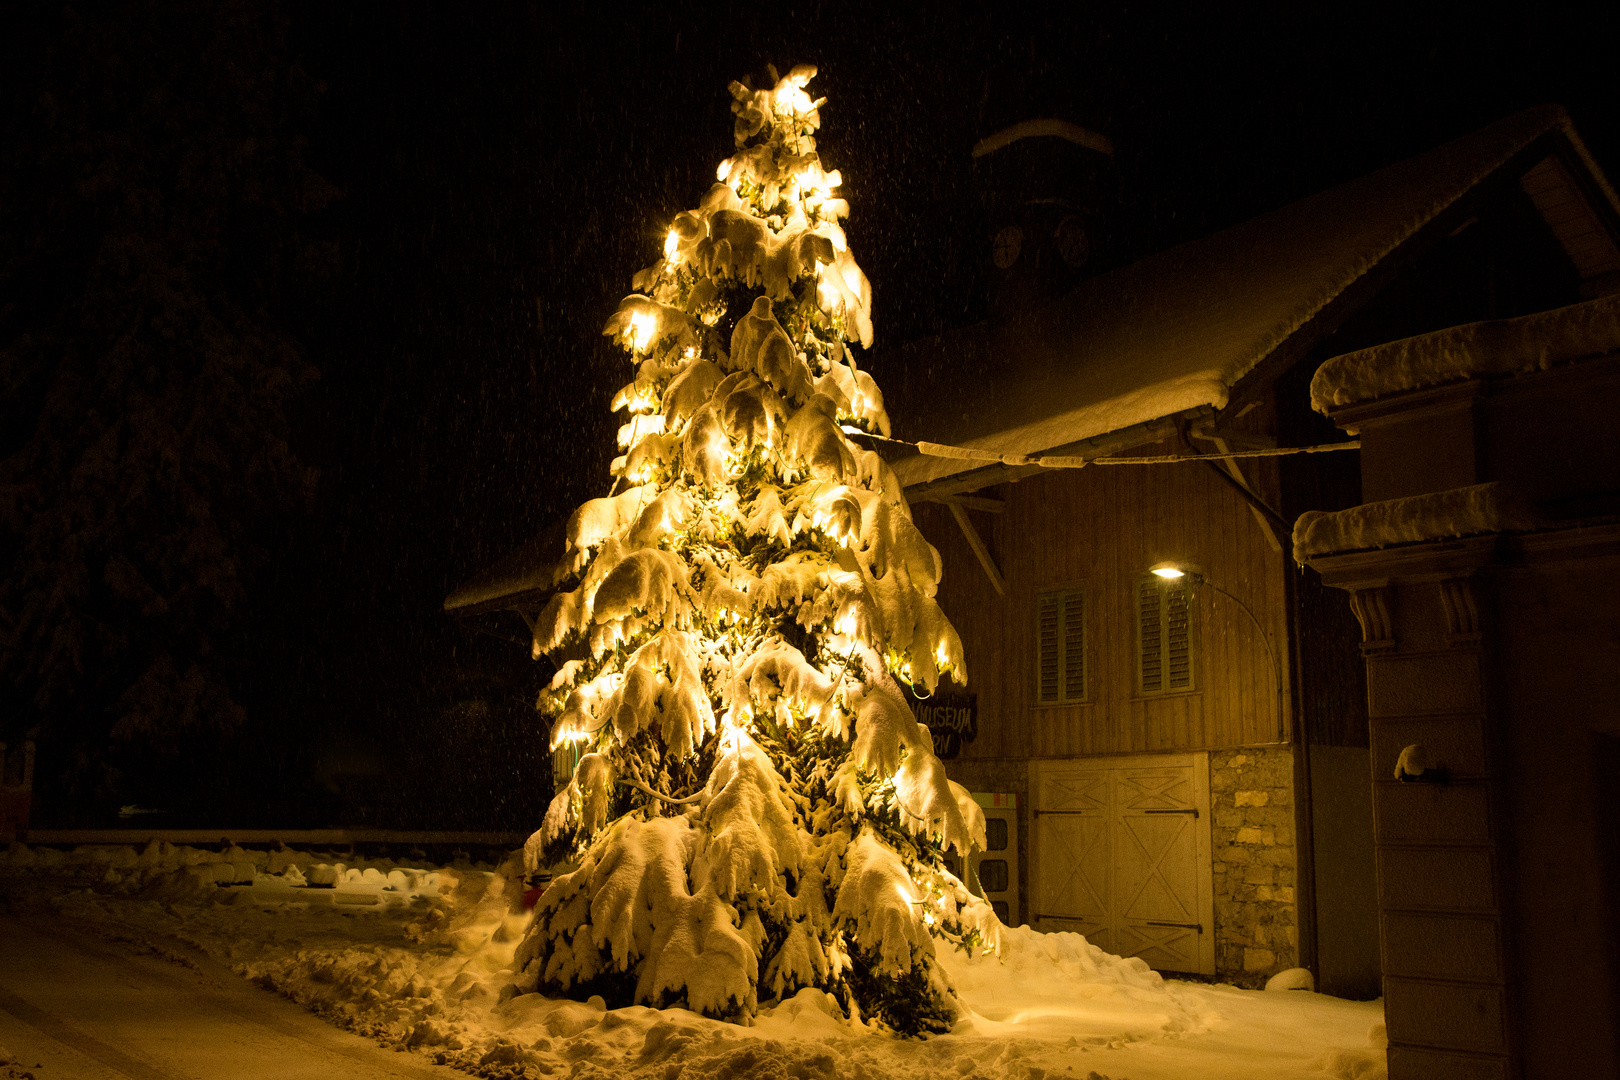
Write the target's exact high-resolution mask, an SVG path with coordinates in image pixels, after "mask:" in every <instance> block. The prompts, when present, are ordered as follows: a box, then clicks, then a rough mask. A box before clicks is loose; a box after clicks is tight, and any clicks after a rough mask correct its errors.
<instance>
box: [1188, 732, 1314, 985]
mask: <svg viewBox="0 0 1620 1080" xmlns="http://www.w3.org/2000/svg"><path fill="white" fill-rule="evenodd" d="M1209 801H1210V815H1211V818H1212V821H1211V828H1210V839H1211V847H1212V849H1213V850H1212V855H1213V858H1214V876H1215V882H1214V885H1215V970H1216V973H1217V974H1218V975H1219V976H1220V977H1221V978H1223V979H1227V980H1229V981H1231V982H1234V983H1236V984H1238V985H1240V986H1258V985H1260V984H1261V983H1263V982H1264V981H1265V980H1266V979H1267V978H1269V977H1270V976H1272V975H1274V974H1276V973H1277V972H1279V971H1282V970H1283V969H1285V968H1291V967H1297V966H1298V963H1299V927H1298V920H1297V918H1296V915H1297V906H1296V899H1295V895H1296V894H1295V881H1294V875H1295V871H1296V868H1297V865H1298V855H1297V851H1296V848H1295V845H1294V756H1293V751H1292V748H1291V747H1288V746H1265V747H1244V748H1241V749H1235V750H1212V751H1210V755H1209Z"/></svg>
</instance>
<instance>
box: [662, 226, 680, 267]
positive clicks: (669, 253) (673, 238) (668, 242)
mask: <svg viewBox="0 0 1620 1080" xmlns="http://www.w3.org/2000/svg"><path fill="white" fill-rule="evenodd" d="M680 246H681V234H680V233H678V232H676V231H675V230H674V229H671V230H669V235H668V236H666V237H664V258H666V259H668V260H669V261H670V262H674V261H675V253H676V251H677V250H679V248H680Z"/></svg>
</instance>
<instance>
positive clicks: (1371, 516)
mask: <svg viewBox="0 0 1620 1080" xmlns="http://www.w3.org/2000/svg"><path fill="white" fill-rule="evenodd" d="M1538 525H1539V518H1538V517H1537V515H1536V512H1535V510H1534V508H1533V507H1531V506H1530V504H1529V503H1528V502H1526V501H1525V500H1524V498H1523V497H1522V496H1520V495H1519V494H1518V493H1517V492H1515V491H1514V490H1512V489H1511V488H1509V487H1507V486H1506V485H1504V484H1501V483H1497V482H1492V483H1489V484H1475V485H1474V486H1472V487H1464V488H1454V489H1452V490H1450V491H1438V492H1434V493H1432V494H1429V495H1413V496H1412V497H1410V498H1406V499H1388V500H1385V501H1384V502H1375V503H1366V504H1364V505H1362V506H1353V507H1351V508H1350V509H1348V510H1336V511H1324V510H1308V511H1306V512H1305V513H1303V514H1301V515H1300V516H1299V520H1298V521H1296V522H1294V560H1295V561H1296V562H1300V563H1303V562H1305V561H1306V560H1308V559H1312V558H1315V557H1316V556H1319V555H1333V554H1337V553H1339V552H1345V551H1367V550H1370V549H1372V548H1386V547H1390V546H1392V545H1395V544H1417V543H1422V542H1423V541H1426V540H1445V539H1450V538H1454V537H1462V536H1483V535H1486V534H1489V533H1500V532H1528V531H1530V530H1533V529H1535V528H1537V527H1538Z"/></svg>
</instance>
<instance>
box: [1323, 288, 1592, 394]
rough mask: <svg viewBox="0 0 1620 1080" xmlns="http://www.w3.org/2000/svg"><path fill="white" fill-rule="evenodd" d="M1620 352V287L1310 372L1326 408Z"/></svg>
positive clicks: (1361, 353)
mask: <svg viewBox="0 0 1620 1080" xmlns="http://www.w3.org/2000/svg"><path fill="white" fill-rule="evenodd" d="M1617 351H1620V293H1616V294H1613V295H1610V296H1603V297H1599V298H1598V299H1596V300H1587V301H1585V302H1584V303H1580V304H1571V305H1569V306H1568V307H1562V308H1556V309H1554V310H1552V311H1539V312H1536V313H1535V314H1534V315H1525V316H1521V317H1520V318H1517V319H1493V320H1490V321H1488V322H1476V323H1467V324H1465V325H1463V326H1453V327H1449V328H1448V329H1445V330H1437V331H1435V332H1434V333H1432V334H1420V335H1418V336H1417V337H1410V338H1404V339H1402V340H1400V341H1392V342H1389V343H1388V344H1385V345H1375V346H1373V347H1372V348H1370V349H1359V350H1357V351H1356V352H1351V353H1345V354H1344V355H1343V356H1335V357H1334V358H1333V359H1331V360H1329V361H1328V362H1327V363H1325V364H1323V365H1322V366H1321V367H1320V368H1318V369H1317V371H1316V375H1315V376H1314V377H1313V378H1312V379H1311V407H1312V408H1314V409H1315V410H1316V411H1317V412H1321V413H1326V412H1330V411H1331V410H1333V409H1339V408H1343V407H1345V406H1346V405H1355V404H1359V403H1360V402H1363V401H1372V400H1373V399H1375V398H1381V397H1384V396H1386V395H1389V394H1398V393H1402V392H1404V391H1407V390H1422V389H1425V388H1427V387H1431V386H1443V385H1445V384H1446V383H1453V382H1461V381H1462V380H1464V379H1472V378H1478V377H1480V376H1488V375H1513V374H1517V373H1519V372H1525V371H1536V370H1540V369H1544V368H1548V367H1551V366H1552V365H1554V364H1557V363H1561V362H1563V361H1566V360H1579V359H1582V358H1583V357H1588V356H1600V355H1603V354H1605V353H1612V352H1617Z"/></svg>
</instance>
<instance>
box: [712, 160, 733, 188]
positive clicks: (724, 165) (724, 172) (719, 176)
mask: <svg viewBox="0 0 1620 1080" xmlns="http://www.w3.org/2000/svg"><path fill="white" fill-rule="evenodd" d="M730 175H731V159H730V158H726V160H724V161H722V162H721V163H720V167H719V168H718V169H716V170H714V178H715V179H716V180H718V181H720V182H721V183H722V184H723V183H725V182H726V178H727V177H728V176H730Z"/></svg>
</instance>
